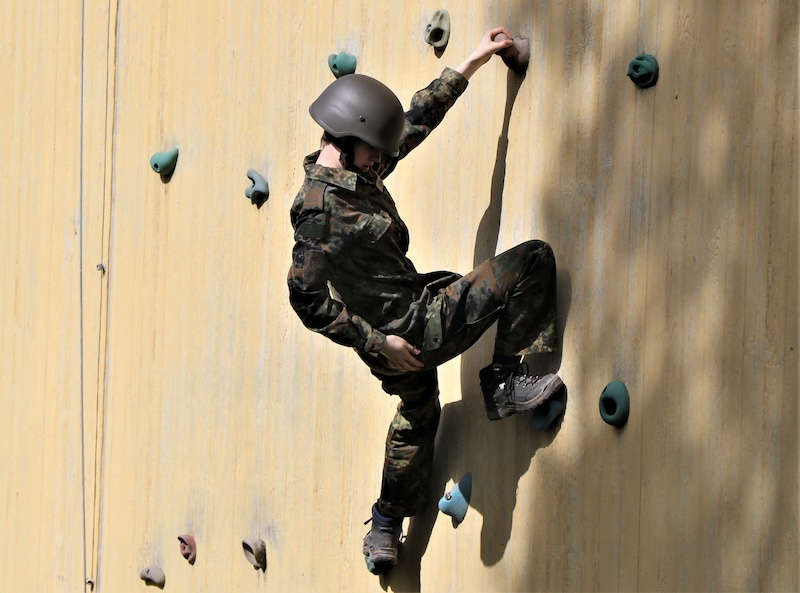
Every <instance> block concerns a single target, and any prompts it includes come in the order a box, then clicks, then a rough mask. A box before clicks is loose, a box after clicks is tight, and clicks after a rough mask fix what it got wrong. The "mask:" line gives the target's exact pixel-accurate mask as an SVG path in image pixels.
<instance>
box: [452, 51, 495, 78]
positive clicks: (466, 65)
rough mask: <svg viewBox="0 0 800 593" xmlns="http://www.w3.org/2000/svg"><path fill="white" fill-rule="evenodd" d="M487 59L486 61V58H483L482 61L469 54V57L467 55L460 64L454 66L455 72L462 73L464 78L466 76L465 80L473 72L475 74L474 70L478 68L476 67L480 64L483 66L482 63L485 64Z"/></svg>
mask: <svg viewBox="0 0 800 593" xmlns="http://www.w3.org/2000/svg"><path fill="white" fill-rule="evenodd" d="M487 61H488V60H483V61H481V60H479V59H478V58H475V57H473V56H470V57H468V58H467V59H466V60H464V61H463V62H462V63H461V65H460V66H458V68H454V70H456V71H457V72H460V73H461V75H462V76H463V77H464V78H466V79H467V80H469V78H470V76H472V75H473V74H475V72H476V71H477V70H478V68H480V67H481V66H483V65H484V64H485V63H486V62H487Z"/></svg>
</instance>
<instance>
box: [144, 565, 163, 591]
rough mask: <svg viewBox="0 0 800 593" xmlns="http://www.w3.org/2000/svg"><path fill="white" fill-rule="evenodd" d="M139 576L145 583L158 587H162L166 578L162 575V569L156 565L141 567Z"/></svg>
mask: <svg viewBox="0 0 800 593" xmlns="http://www.w3.org/2000/svg"><path fill="white" fill-rule="evenodd" d="M139 578H140V579H142V580H143V581H144V583H145V585H152V586H153V587H158V588H159V589H163V588H164V583H165V582H166V580H167V579H166V577H165V576H164V571H163V570H161V569H160V568H159V567H158V566H148V567H147V568H145V569H143V570H142V572H140V573H139Z"/></svg>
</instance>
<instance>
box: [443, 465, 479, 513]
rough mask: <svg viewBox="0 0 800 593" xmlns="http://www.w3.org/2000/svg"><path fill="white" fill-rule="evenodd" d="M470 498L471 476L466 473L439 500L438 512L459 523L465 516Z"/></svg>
mask: <svg viewBox="0 0 800 593" xmlns="http://www.w3.org/2000/svg"><path fill="white" fill-rule="evenodd" d="M470 496H472V474H471V473H467V474H465V475H464V477H463V478H461V479H460V480H459V481H458V484H456V485H455V486H453V489H452V490H450V492H447V493H445V495H444V496H442V497H441V498H440V499H439V510H440V511H442V512H443V513H444V514H445V515H449V516H451V517H452V518H453V521H454V523H456V524H458V523H461V522H462V521H463V520H464V516H465V515H466V514H467V509H468V508H469V499H470Z"/></svg>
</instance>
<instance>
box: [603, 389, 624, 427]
mask: <svg viewBox="0 0 800 593" xmlns="http://www.w3.org/2000/svg"><path fill="white" fill-rule="evenodd" d="M630 409H631V401H630V397H629V396H628V388H627V387H625V383H623V382H622V381H612V382H611V383H609V384H608V385H606V387H605V389H603V393H602V394H601V395H600V416H601V417H602V418H603V420H604V421H605V422H607V423H608V424H610V425H612V426H617V427H621V426H624V425H625V423H626V422H627V421H628V414H629V413H630Z"/></svg>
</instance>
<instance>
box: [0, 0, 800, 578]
mask: <svg viewBox="0 0 800 593" xmlns="http://www.w3.org/2000/svg"><path fill="white" fill-rule="evenodd" d="M441 8H446V9H447V10H448V11H449V14H450V22H451V31H450V36H449V40H448V44H447V46H446V48H444V51H443V52H442V50H441V48H440V49H438V50H437V51H436V52H435V51H434V48H432V47H431V46H430V45H427V44H426V43H425V33H426V31H425V27H426V24H427V23H428V22H429V20H430V18H431V17H432V16H433V15H434V13H435V12H436V10H438V9H441ZM799 12H800V8H799V7H798V4H797V2H793V1H783V2H781V1H779V0H774V1H766V2H761V3H755V2H742V3H737V4H733V3H730V4H724V5H719V4H717V3H696V2H685V1H679V0H672V1H667V2H655V1H647V2H639V1H636V2H634V1H633V0H625V1H622V2H602V1H594V2H593V1H589V0H582V1H580V2H523V1H516V2H514V1H508V2H494V3H479V2H472V1H470V2H458V3H450V2H445V3H443V4H441V5H433V4H431V5H426V4H424V3H421V2H419V1H417V0H414V1H411V2H403V3H389V2H368V1H366V0H350V1H348V2H343V1H336V0H321V1H319V2H316V3H314V4H313V7H310V6H301V5H294V4H291V3H286V2H284V3H278V2H266V3H248V4H247V5H246V6H243V5H242V6H240V5H237V4H235V3H227V2H221V1H216V0H208V1H206V2H201V3H194V4H191V5H189V4H188V3H183V2H166V1H155V0H154V1H151V2H144V3H141V2H140V3H133V2H127V1H124V0H118V1H116V2H115V1H113V0H112V1H109V2H108V3H106V4H104V5H101V4H99V3H98V4H92V3H86V4H85V5H82V4H81V3H76V2H71V3H69V4H64V3H62V4H60V5H59V8H58V10H52V9H47V8H45V7H41V6H38V5H36V4H35V3H34V4H29V3H26V4H23V3H6V4H5V5H3V6H2V7H0V17H2V18H0V22H3V23H6V24H7V26H8V30H9V34H7V35H5V36H3V38H2V41H0V43H1V44H2V47H3V49H4V50H5V53H4V55H6V56H9V57H8V59H6V60H5V61H4V63H3V64H2V65H0V68H2V70H0V72H2V73H3V74H4V76H3V78H4V80H6V81H9V83H8V84H9V88H10V89H11V91H12V92H10V93H5V94H4V96H3V98H2V99H0V104H2V106H3V109H2V110H0V122H2V123H3V126H2V129H3V130H5V131H6V135H5V137H6V142H4V143H3V145H2V151H3V152H2V154H3V159H2V161H0V172H1V173H2V178H3V180H4V183H3V189H2V194H0V196H1V199H0V216H2V220H3V221H4V222H5V223H6V231H5V233H3V234H2V235H0V236H2V239H0V250H2V251H1V252H0V279H2V281H3V283H2V286H3V289H2V290H3V293H2V299H0V323H2V327H3V328H4V329H5V330H6V331H5V339H4V340H3V344H4V353H5V356H4V357H3V359H2V360H3V361H2V363H0V364H2V374H0V377H2V388H0V393H2V402H3V404H4V410H5V414H4V418H5V420H4V429H5V432H4V434H5V435H8V436H6V437H5V438H4V439H3V440H2V441H0V443H2V444H0V448H2V449H0V450H2V457H1V458H0V459H1V460H2V462H3V467H4V468H6V472H7V476H8V477H7V478H6V479H5V480H4V483H3V486H2V487H1V488H0V495H2V497H3V498H2V509H3V522H2V524H0V531H2V533H3V537H4V539H6V540H7V541H6V546H5V551H4V552H3V554H2V555H0V575H2V576H0V584H2V587H0V588H2V589H3V590H20V591H22V590H43V591H44V590H48V591H49V590H54V591H62V590H63V591H76V590H83V588H84V587H85V590H87V591H101V592H106V591H107V592H113V591H145V590H147V589H146V588H145V587H146V586H145V584H144V582H143V581H142V580H140V578H139V573H140V571H141V570H142V569H145V568H147V567H152V566H156V567H159V568H160V569H161V570H163V572H164V574H165V580H166V582H165V586H164V590H165V591H177V592H189V591H243V592H244V591H247V592H249V591H260V590H264V591H305V590H308V591H343V590H347V591H380V590H384V589H385V590H392V591H534V590H572V591H588V590H597V591H609V590H654V591H655V590H660V591H675V590H686V591H688V590H741V591H751V590H797V589H798V588H800V576H799V574H798V573H799V571H800V568H799V566H800V552H799V551H798V527H799V525H798V514H799V513H800V503H799V502H798V496H797V490H798V486H800V482H799V481H798V475H799V473H800V465H799V464H800V460H799V459H798V431H800V419H799V418H798V357H799V355H798V333H799V332H798V289H799V288H800V287H799V286H798V201H799V199H798V198H799V197H800V193H799V191H798V156H799V155H798V140H797V139H798V131H800V129H799V126H800V122H799V121H798V114H799V111H800V98H798V97H799V95H800V93H799V92H798V63H797V56H798V23H799V22H800V21H799V20H798V13H799ZM495 25H504V26H506V27H507V28H509V29H510V30H511V31H513V32H514V33H520V34H522V35H525V36H527V37H528V38H529V39H530V45H531V62H530V67H529V69H528V72H527V75H526V76H525V78H524V79H522V78H519V77H517V76H516V75H513V74H509V70H508V69H507V68H506V67H505V65H504V64H503V62H502V61H501V60H500V59H497V58H493V59H492V61H490V63H489V64H487V65H486V66H485V67H483V68H482V69H481V70H479V71H478V73H477V74H476V75H475V76H474V77H473V78H472V80H471V81H470V85H469V88H468V89H467V91H466V92H465V94H464V95H463V96H462V97H461V98H460V99H459V100H458V102H457V103H456V105H455V106H454V107H453V109H452V110H451V112H450V113H449V114H448V115H447V117H446V118H445V121H444V122H443V123H442V125H441V126H440V127H439V128H438V129H437V130H436V131H435V132H434V133H433V134H432V135H431V137H430V138H428V139H427V140H426V141H425V142H424V143H423V144H422V145H421V146H420V147H419V148H418V149H416V150H415V151H414V152H412V153H411V155H409V157H408V158H407V160H406V161H404V162H402V163H401V164H400V166H399V167H398V168H397V170H396V171H395V172H394V173H392V175H391V176H390V177H388V179H387V180H386V185H387V187H388V188H389V190H390V191H391V192H392V195H393V196H394V198H395V201H396V202H397V205H398V208H399V211H400V213H401V215H402V216H403V217H404V220H405V221H406V223H407V224H408V226H409V228H410V230H411V249H410V252H409V256H410V257H411V259H412V260H413V261H414V262H415V263H416V265H417V267H418V268H419V269H420V270H422V271H430V270H435V269H451V270H454V271H459V272H462V273H464V272H467V271H469V270H470V269H471V268H472V267H473V266H474V265H475V264H476V263H478V262H480V261H482V260H483V259H485V258H486V257H489V256H491V255H493V254H495V253H497V252H499V251H502V250H505V249H507V248H509V247H512V246H513V245H515V244H517V243H519V242H521V241H524V240H526V239H531V238H539V239H543V240H546V241H548V242H549V243H550V244H551V245H552V247H553V249H554V251H555V254H556V259H557V262H558V266H559V303H560V321H561V324H560V325H561V329H562V331H563V348H562V350H561V351H560V352H559V353H558V354H557V355H555V356H553V357H549V358H548V360H546V361H537V362H536V364H537V366H540V367H542V368H546V367H547V366H548V365H549V366H556V367H558V368H559V369H560V371H559V373H560V375H561V376H562V377H563V379H564V381H565V383H566V384H567V386H568V389H569V399H568V402H567V410H566V414H565V417H564V419H563V422H561V423H559V424H558V425H557V426H556V427H555V428H554V429H553V430H551V431H547V432H544V433H542V432H535V431H534V430H533V429H532V427H531V423H530V418H527V417H523V416H516V417H513V418H510V419H507V420H504V421H502V422H492V423H490V422H489V421H488V420H487V419H486V417H485V413H484V411H483V404H482V400H481V396H480V391H479V386H478V379H477V373H478V370H479V369H480V368H481V367H482V366H484V365H485V364H486V363H487V362H488V360H489V356H490V352H491V338H492V336H491V335H487V336H486V337H485V338H484V339H482V340H481V341H480V342H478V344H476V345H475V346H474V347H473V349H472V350H471V351H469V352H468V353H466V354H465V355H464V356H462V357H461V358H459V359H456V360H453V361H451V362H449V363H447V364H446V365H444V366H442V367H441V369H440V372H439V380H440V389H441V400H442V405H443V412H442V420H441V424H440V429H439V434H438V437H437V454H436V455H437V457H436V464H435V469H434V480H433V484H432V486H431V492H430V497H431V498H430V504H429V508H428V509H426V510H425V511H424V512H423V513H422V514H421V515H420V516H419V517H418V518H416V519H415V520H414V521H411V522H410V524H409V525H407V531H408V535H407V540H406V543H405V547H404V553H403V557H402V560H401V563H400V565H399V566H398V567H397V568H396V569H395V570H394V571H393V572H392V573H391V574H390V575H388V576H387V577H385V578H383V579H378V578H377V577H374V576H372V575H370V574H369V573H368V572H367V570H366V568H365V566H364V562H363V558H362V556H361V539H362V537H363V535H364V533H365V532H366V530H367V527H366V526H364V525H363V521H364V520H366V519H367V518H368V517H369V509H370V505H371V504H372V502H374V499H375V497H376V496H377V493H378V489H379V485H380V469H381V464H382V459H383V445H384V439H385V435H386V429H387V427H388V423H389V420H390V419H391V417H392V415H393V412H394V407H395V406H396V404H397V400H396V398H391V397H389V396H387V395H385V394H384V393H383V392H382V390H381V389H380V386H379V384H378V382H377V381H376V380H375V379H374V378H373V377H372V376H371V375H370V373H369V372H368V370H367V369H366V367H364V365H363V364H362V363H361V362H360V360H359V359H358V358H357V356H356V355H355V354H354V353H353V352H351V351H350V350H348V349H346V348H343V347H341V346H338V345H336V344H333V343H332V342H328V341H326V340H325V339H324V338H322V337H320V336H317V335H315V334H312V333H311V332H309V331H308V330H306V329H305V328H304V327H303V326H302V325H301V323H300V321H299V320H298V319H297V317H296V316H295V315H294V313H293V311H292V310H291V308H290V307H289V303H288V298H287V296H288V293H287V289H286V281H285V277H286V272H287V270H288V266H289V261H290V252H291V247H292V243H293V239H292V230H291V227H290V225H289V217H288V209H289V206H290V204H291V201H292V199H293V197H294V195H295V193H296V192H297V190H298V189H299V187H300V184H301V182H302V179H303V170H302V167H301V161H302V158H303V156H304V155H306V154H308V153H310V152H312V151H314V150H315V149H316V148H317V146H318V143H319V136H320V129H319V128H318V127H317V125H316V124H315V123H314V122H313V120H311V118H310V117H309V115H308V111H307V109H308V105H309V104H310V102H311V101H313V99H315V98H316V97H317V95H318V94H319V93H320V92H321V91H322V89H324V88H325V86H326V85H327V84H329V83H330V82H331V81H332V80H333V79H334V78H333V74H332V73H331V71H330V70H329V68H328V56H329V55H330V54H338V53H339V52H347V53H349V54H352V55H353V56H355V57H356V58H357V71H358V72H361V73H364V74H369V75H372V76H374V77H376V78H378V79H380V80H382V81H384V82H385V83H386V84H388V85H389V86H390V87H391V88H392V89H393V90H394V91H395V92H396V94H397V95H398V96H399V97H400V99H401V101H402V102H403V104H404V105H408V102H409V100H410V98H411V95H412V94H413V93H414V91H416V90H417V89H420V88H422V87H424V86H425V85H427V84H428V82H430V80H432V79H433V78H435V77H436V76H437V75H438V74H439V73H440V72H441V70H442V68H443V67H444V66H445V65H449V66H452V67H455V66H457V65H458V64H459V63H460V62H461V61H462V60H463V59H464V58H465V57H466V56H467V55H468V54H469V53H470V51H471V50H472V49H473V47H474V46H475V44H476V43H477V42H478V40H479V38H480V36H481V35H482V34H483V32H484V31H486V30H487V29H489V28H490V27H492V26H495ZM643 52H646V53H650V54H653V55H654V56H656V58H657V59H658V61H659V64H660V66H661V71H660V76H659V80H658V83H657V84H656V86H654V87H652V88H649V89H646V90H642V89H639V88H637V87H636V86H635V85H634V84H632V82H631V81H630V80H629V79H628V78H627V77H626V72H627V68H628V62H629V61H630V60H631V59H632V58H634V57H635V56H636V55H638V54H640V53H643ZM437 54H439V55H437ZM173 148H179V150H180V153H179V157H178V161H177V166H176V168H175V172H174V173H173V174H172V176H171V177H170V178H169V179H168V180H167V179H162V178H160V176H159V175H158V174H156V173H155V172H154V171H153V170H152V169H151V167H150V162H149V161H150V157H151V155H153V154H154V153H156V152H160V151H167V150H171V149H173ZM251 168H252V169H255V170H257V171H259V172H260V173H261V174H262V175H263V176H264V177H265V178H266V179H267V180H268V183H269V188H270V198H269V200H268V201H267V202H266V203H265V204H264V205H263V206H262V207H261V208H256V207H255V206H253V205H252V204H251V203H250V200H248V199H247V198H246V197H245V196H244V190H245V188H247V187H248V186H249V185H250V183H251V182H250V180H249V179H248V178H247V176H246V173H247V171H248V170H249V169H251ZM98 266H99V268H98ZM612 380H621V381H624V382H625V384H626V385H627V387H628V389H629V390H630V396H631V412H630V418H629V420H628V422H627V424H626V425H625V426H624V428H621V429H617V428H614V427H611V426H609V425H607V424H605V423H604V422H603V421H602V419H601V418H600V414H599V410H598V398H599V396H600V393H601V391H602V390H603V387H604V386H605V385H606V384H607V383H609V382H610V381H612ZM467 472H471V474H472V478H473V483H472V497H471V505H470V509H469V510H468V511H467V514H466V517H465V520H464V521H463V522H462V523H461V524H460V525H459V526H458V527H457V528H454V527H453V524H452V523H451V521H450V519H449V518H448V517H446V516H444V515H442V514H440V513H438V512H437V509H436V501H437V500H438V498H439V497H440V496H441V495H442V494H443V493H444V492H445V491H446V490H449V489H450V488H451V487H452V484H453V483H454V482H456V481H458V480H459V479H460V478H461V477H462V476H463V475H464V474H465V473H467ZM184 534H191V535H192V536H193V538H194V541H195V542H196V549H197V555H196V562H195V563H194V564H193V565H191V564H189V563H188V562H187V561H186V560H185V559H184V558H183V557H182V556H181V550H180V547H179V546H180V544H179V541H178V536H180V535H184ZM245 539H247V540H248V541H249V542H250V543H251V544H253V542H255V541H257V540H262V541H263V542H264V544H265V546H266V555H267V567H266V571H265V572H262V571H260V570H255V571H254V570H253V567H252V566H251V565H250V564H249V563H248V560H247V559H246V557H245V554H243V548H242V541H243V540H245ZM31 555H33V557H35V558H36V561H35V562H31V561H30V556H31ZM84 558H85V560H84ZM84 579H88V580H89V581H91V582H90V583H89V584H87V585H85V584H84Z"/></svg>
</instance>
